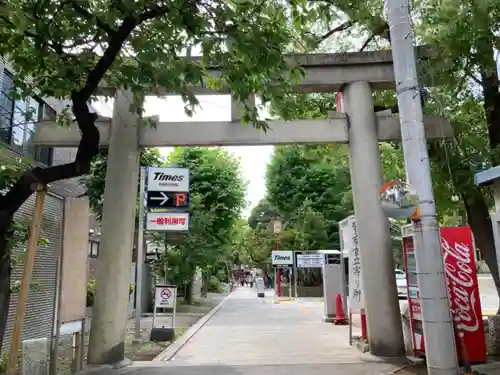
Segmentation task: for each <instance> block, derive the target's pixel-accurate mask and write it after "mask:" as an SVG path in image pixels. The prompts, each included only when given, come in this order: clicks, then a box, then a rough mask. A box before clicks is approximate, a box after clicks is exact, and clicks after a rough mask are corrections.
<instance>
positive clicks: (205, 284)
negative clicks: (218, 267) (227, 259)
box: [201, 271, 210, 298]
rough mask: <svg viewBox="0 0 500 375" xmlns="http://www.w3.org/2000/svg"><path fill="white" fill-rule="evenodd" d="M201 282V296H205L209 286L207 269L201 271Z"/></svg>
mask: <svg viewBox="0 0 500 375" xmlns="http://www.w3.org/2000/svg"><path fill="white" fill-rule="evenodd" d="M202 279H203V284H202V287H201V297H203V298H207V295H208V289H209V287H210V273H209V272H207V271H202Z"/></svg>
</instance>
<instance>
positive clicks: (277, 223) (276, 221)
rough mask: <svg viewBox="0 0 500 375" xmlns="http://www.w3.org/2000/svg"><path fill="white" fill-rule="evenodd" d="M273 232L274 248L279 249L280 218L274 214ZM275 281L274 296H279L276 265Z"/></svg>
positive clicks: (279, 273)
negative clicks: (274, 237) (274, 238)
mask: <svg viewBox="0 0 500 375" xmlns="http://www.w3.org/2000/svg"><path fill="white" fill-rule="evenodd" d="M272 222H273V233H274V235H275V236H276V250H280V237H279V235H280V233H281V219H280V217H279V216H276V217H275V218H274V219H273V220H272ZM274 278H275V279H276V280H275V283H276V297H281V268H280V267H276V271H275V273H274Z"/></svg>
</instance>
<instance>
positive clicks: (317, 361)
mask: <svg viewBox="0 0 500 375" xmlns="http://www.w3.org/2000/svg"><path fill="white" fill-rule="evenodd" d="M357 330H358V328H356V327H354V331H355V332H354V334H359V333H358V332H357ZM348 334H349V332H348V327H347V326H334V325H332V324H329V323H324V322H323V303H322V302H320V301H310V300H309V301H307V300H299V301H295V302H281V303H279V304H275V303H273V296H272V292H269V293H268V295H267V296H266V298H264V299H259V298H257V296H256V290H255V289H251V288H238V289H236V290H235V291H234V292H233V293H232V294H231V295H230V297H229V298H228V299H227V300H226V301H225V302H224V304H223V305H222V307H221V308H220V309H219V311H218V312H217V313H216V314H215V315H214V316H213V317H212V318H211V319H210V320H209V321H208V322H207V323H206V324H205V325H204V326H203V327H202V328H201V329H200V330H199V331H198V332H197V333H196V334H195V335H194V336H193V337H192V338H191V340H189V341H188V342H187V343H186V344H185V345H184V346H183V347H182V348H181V349H180V350H179V351H178V352H177V353H176V354H175V356H174V357H173V358H171V359H170V360H167V361H156V362H147V363H145V362H142V363H135V364H134V365H133V366H131V367H127V368H124V369H121V370H118V371H114V372H110V371H109V370H108V372H106V373H103V372H99V373H97V372H90V374H92V375H93V374H96V375H97V374H99V375H104V374H105V375H111V374H113V375H114V374H120V375H122V374H123V375H125V374H126V375H139V374H140V375H202V374H203V375H341V374H342V375H345V374H350V375H362V374H363V375H364V374H370V375H371V374H390V373H391V372H392V371H394V370H396V369H398V368H399V367H401V366H398V365H391V364H387V363H368V362H363V361H362V360H361V355H360V352H359V351H358V350H357V349H355V348H352V347H350V346H349V342H348V341H349V336H348Z"/></svg>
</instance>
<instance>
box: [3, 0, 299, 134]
mask: <svg viewBox="0 0 500 375" xmlns="http://www.w3.org/2000/svg"><path fill="white" fill-rule="evenodd" d="M295 24H297V22H296V23H295ZM293 35H294V30H293V24H291V23H290V22H288V19H287V8H286V6H285V5H284V4H282V3H281V2H280V1H277V0H276V1H273V0H270V1H264V2H262V1H259V2H256V1H253V0H232V1H226V0H218V1H198V0H196V1H195V0H188V1H186V0H169V1H155V2H151V1H145V0H134V1H131V0H118V1H104V0H83V1H77V0H70V1H67V0H53V1H35V2H31V1H24V0H7V1H4V2H2V3H1V4H0V56H2V55H3V56H7V57H8V59H9V60H11V61H12V62H13V63H14V66H15V67H16V72H17V76H16V78H17V79H16V83H17V86H18V87H19V88H20V89H22V91H23V93H24V94H30V93H33V92H36V93H38V94H41V95H42V96H51V97H55V98H61V99H64V98H68V97H69V96H70V94H74V93H78V95H80V96H81V97H83V98H84V99H85V100H88V98H89V97H91V96H93V95H96V94H97V91H96V88H97V84H98V83H99V81H100V80H101V79H104V81H105V82H106V84H107V85H108V86H113V87H123V88H129V89H131V90H132V91H133V92H134V93H136V94H137V95H136V98H137V99H139V98H140V97H141V95H140V94H141V93H143V90H144V89H145V87H146V90H147V89H149V88H151V89H153V90H155V89H157V88H159V89H164V90H165V91H166V92H171V93H178V94H180V95H182V97H183V99H184V100H185V101H186V102H187V103H189V106H188V108H187V111H188V112H190V111H191V107H192V105H195V104H197V100H196V98H195V96H194V94H193V93H192V92H191V91H190V90H189V88H190V87H191V86H192V85H196V84H205V85H207V86H209V87H212V88H220V87H221V86H222V85H224V86H228V87H229V88H230V90H231V92H232V95H233V96H234V97H235V98H237V99H241V101H242V102H244V101H245V100H246V99H247V98H248V97H249V96H250V95H251V94H258V95H260V96H262V98H263V99H264V102H267V101H268V100H269V99H270V98H271V97H275V96H281V95H283V93H284V92H287V91H289V90H290V81H289V79H293V78H298V75H297V74H298V71H297V70H296V69H295V68H293V67H292V68H289V67H288V65H287V63H286V62H285V60H284V58H283V54H284V52H285V51H286V50H287V48H288V46H289V44H290V40H291V39H292V37H293ZM192 49H198V50H201V53H202V56H203V57H202V58H201V59H194V60H193V59H185V58H184V56H185V54H186V51H191V50H192ZM209 66H218V67H220V68H222V71H221V74H220V76H218V77H217V78H210V77H208V71H207V67H209ZM27 76H31V77H32V79H31V80H29V81H24V78H23V77H27ZM148 91H149V90H148ZM138 103H139V100H137V103H136V104H138ZM135 109H137V110H139V109H138V108H135ZM257 116H258V115H257V111H256V110H255V109H251V108H249V111H248V113H246V114H245V116H244V120H246V121H250V120H257ZM255 125H257V126H259V125H263V123H262V122H259V121H257V122H256V123H255Z"/></svg>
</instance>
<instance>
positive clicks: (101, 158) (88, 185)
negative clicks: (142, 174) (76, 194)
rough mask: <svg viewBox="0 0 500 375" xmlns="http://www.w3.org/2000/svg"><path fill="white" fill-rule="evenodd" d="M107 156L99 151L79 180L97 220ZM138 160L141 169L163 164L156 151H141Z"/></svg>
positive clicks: (101, 203)
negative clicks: (87, 170)
mask: <svg viewBox="0 0 500 375" xmlns="http://www.w3.org/2000/svg"><path fill="white" fill-rule="evenodd" d="M107 156H108V151H107V150H101V152H100V153H99V154H98V155H97V156H96V157H95V158H94V159H93V160H92V164H91V166H90V171H89V173H88V174H87V175H85V176H84V177H82V178H81V179H80V184H81V185H82V186H84V187H85V189H86V191H85V196H87V197H88V198H89V205H90V208H91V209H92V212H94V214H95V215H96V218H97V219H98V220H101V218H102V207H103V199H104V188H105V186H106V167H107ZM139 160H140V166H141V167H148V166H159V165H162V164H163V163H164V160H163V158H162V157H161V155H160V151H159V150H158V149H142V150H141V153H140V159H139ZM137 183H139V181H137ZM138 191H139V190H138Z"/></svg>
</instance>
